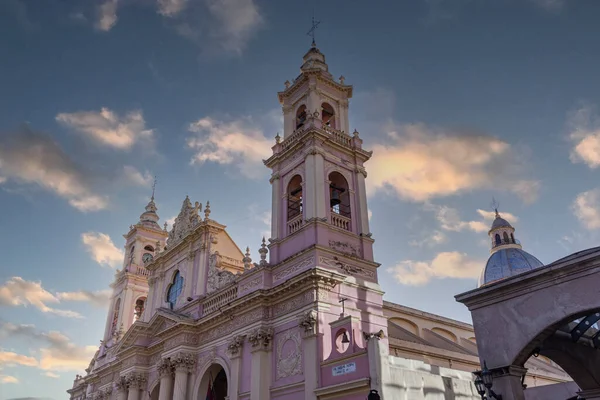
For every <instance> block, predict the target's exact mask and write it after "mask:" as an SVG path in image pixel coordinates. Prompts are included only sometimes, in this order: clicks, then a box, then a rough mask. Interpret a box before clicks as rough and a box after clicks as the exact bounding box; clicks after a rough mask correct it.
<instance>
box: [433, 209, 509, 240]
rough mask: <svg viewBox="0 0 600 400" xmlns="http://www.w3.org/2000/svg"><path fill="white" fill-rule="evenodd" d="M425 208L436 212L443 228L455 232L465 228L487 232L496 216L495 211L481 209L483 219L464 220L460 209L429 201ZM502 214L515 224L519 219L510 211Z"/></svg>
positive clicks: (479, 211) (479, 212)
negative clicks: (459, 211)
mask: <svg viewBox="0 0 600 400" xmlns="http://www.w3.org/2000/svg"><path fill="white" fill-rule="evenodd" d="M424 209H425V210H427V211H432V212H434V213H435V217H436V219H437V220H438V222H439V223H440V227H441V228H442V229H443V230H446V231H453V232H461V231H465V230H471V231H473V232H477V233H483V232H487V231H488V230H489V229H490V227H491V221H493V220H494V219H495V218H496V213H495V212H494V211H485V210H481V209H478V210H477V213H478V214H479V215H480V216H481V217H482V218H483V220H480V221H463V220H462V219H461V217H460V214H459V213H458V210H457V209H455V208H451V207H448V206H438V205H435V204H431V203H427V204H425V206H424ZM500 216H501V217H502V218H504V219H506V220H507V221H508V222H510V223H511V224H514V223H515V222H517V221H518V220H519V219H518V218H517V217H516V216H515V215H513V214H511V213H509V212H502V213H500Z"/></svg>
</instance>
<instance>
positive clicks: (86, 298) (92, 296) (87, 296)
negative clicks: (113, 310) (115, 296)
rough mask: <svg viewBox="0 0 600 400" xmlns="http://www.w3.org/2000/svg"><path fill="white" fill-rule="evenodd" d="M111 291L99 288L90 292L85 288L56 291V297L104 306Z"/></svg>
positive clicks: (108, 299)
mask: <svg viewBox="0 0 600 400" xmlns="http://www.w3.org/2000/svg"><path fill="white" fill-rule="evenodd" d="M111 295H112V291H111V290H110V289H107V290H99V291H96V292H90V291H87V290H80V291H77V292H58V293H56V297H57V298H58V299H59V300H63V301H82V302H88V303H91V304H93V305H95V306H98V307H105V306H107V305H108V303H109V302H110V298H111Z"/></svg>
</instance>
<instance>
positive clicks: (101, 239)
mask: <svg viewBox="0 0 600 400" xmlns="http://www.w3.org/2000/svg"><path fill="white" fill-rule="evenodd" d="M81 241H82V242H83V244H84V245H85V247H86V250H87V251H88V253H90V254H91V256H92V258H93V259H94V261H96V262H97V263H98V264H100V265H106V266H109V267H112V268H115V267H117V266H118V265H120V264H121V263H123V257H124V253H123V251H122V250H120V249H119V248H117V246H115V244H114V243H113V241H112V239H111V238H110V236H108V235H107V234H105V233H100V232H86V233H83V234H81Z"/></svg>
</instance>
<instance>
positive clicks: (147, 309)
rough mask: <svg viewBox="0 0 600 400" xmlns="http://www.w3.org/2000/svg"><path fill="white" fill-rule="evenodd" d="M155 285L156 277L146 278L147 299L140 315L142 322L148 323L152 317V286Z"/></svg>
mask: <svg viewBox="0 0 600 400" xmlns="http://www.w3.org/2000/svg"><path fill="white" fill-rule="evenodd" d="M155 284H156V277H155V276H150V277H149V278H148V298H147V299H146V304H144V312H143V313H142V317H143V318H142V321H144V322H148V321H150V318H151V317H152V315H154V304H153V303H154V291H155V290H154V289H155V287H154V285H155Z"/></svg>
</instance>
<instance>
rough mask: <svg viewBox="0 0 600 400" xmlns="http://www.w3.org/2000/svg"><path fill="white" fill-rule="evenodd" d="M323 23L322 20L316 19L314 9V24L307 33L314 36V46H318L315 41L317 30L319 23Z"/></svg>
mask: <svg viewBox="0 0 600 400" xmlns="http://www.w3.org/2000/svg"><path fill="white" fill-rule="evenodd" d="M320 23H321V21H316V20H315V13H314V11H313V16H312V26H311V27H310V30H309V31H308V32H307V33H306V34H307V35H308V36H311V37H312V44H311V46H312V47H317V44H316V43H315V31H316V30H317V27H318V26H319V24H320Z"/></svg>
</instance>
